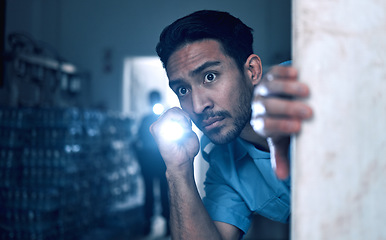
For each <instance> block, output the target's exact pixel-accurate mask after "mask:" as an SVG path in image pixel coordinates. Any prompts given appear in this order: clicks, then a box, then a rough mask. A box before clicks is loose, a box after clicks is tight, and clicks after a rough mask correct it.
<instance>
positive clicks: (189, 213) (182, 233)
mask: <svg viewBox="0 0 386 240" xmlns="http://www.w3.org/2000/svg"><path fill="white" fill-rule="evenodd" d="M166 177H167V179H168V184H169V195H170V226H171V233H172V238H173V239H179V240H180V239H181V240H185V239H189V240H191V239H200V240H201V239H221V237H220V234H219V232H218V230H217V228H216V226H215V224H214V223H213V221H212V219H211V218H210V216H209V214H208V212H207V211H206V209H205V207H204V205H203V203H202V201H201V198H200V195H199V193H198V191H197V187H196V184H195V181H194V175H193V167H190V168H189V169H187V170H186V171H185V172H182V173H181V172H178V173H176V172H172V170H167V171H166Z"/></svg>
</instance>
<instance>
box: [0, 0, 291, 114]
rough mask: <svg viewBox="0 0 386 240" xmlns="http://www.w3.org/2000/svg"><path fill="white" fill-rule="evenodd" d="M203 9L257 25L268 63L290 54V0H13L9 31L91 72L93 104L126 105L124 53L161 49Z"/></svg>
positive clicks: (9, 6) (258, 44)
mask: <svg viewBox="0 0 386 240" xmlns="http://www.w3.org/2000/svg"><path fill="white" fill-rule="evenodd" d="M199 9H216V10H222V11H229V12H231V13H232V14H234V15H235V16H237V17H239V18H241V19H242V20H243V21H245V23H246V24H248V25H250V26H251V27H252V28H254V29H255V44H254V48H255V51H256V53H257V54H259V55H260V56H261V58H262V60H263V63H264V65H265V66H269V65H272V64H275V63H278V62H280V61H283V60H287V59H288V58H289V57H290V53H291V50H290V48H291V42H290V41H291V40H290V39H291V37H290V36H291V33H290V32H291V31H290V0H243V1H233V0H195V1H180V0H162V1H158V0H136V1H131V0H130V1H128V0H8V1H7V19H6V33H10V32H15V31H16V32H24V33H28V34H29V35H31V37H33V38H34V39H35V40H39V41H44V42H47V43H48V44H49V45H51V46H52V47H54V48H56V49H57V51H58V53H59V54H60V55H61V56H63V57H64V58H66V59H67V60H69V61H70V62H73V63H75V64H76V65H77V66H78V67H79V68H80V69H81V70H84V71H89V72H90V74H91V84H90V85H89V86H88V87H89V88H90V91H89V92H90V96H89V97H88V99H89V103H90V105H92V106H96V105H102V106H105V107H107V108H108V109H113V110H121V109H122V93H121V89H122V78H123V63H124V58H125V57H133V56H153V55H156V53H155V45H156V44H157V41H158V37H159V34H160V33H161V31H162V29H163V28H164V27H165V26H166V25H167V24H170V23H171V22H172V21H174V20H176V19H177V18H179V17H182V16H184V15H186V14H188V13H191V12H193V11H195V10H199ZM106 66H107V68H106ZM109 66H110V70H108V67H109ZM106 69H107V70H106Z"/></svg>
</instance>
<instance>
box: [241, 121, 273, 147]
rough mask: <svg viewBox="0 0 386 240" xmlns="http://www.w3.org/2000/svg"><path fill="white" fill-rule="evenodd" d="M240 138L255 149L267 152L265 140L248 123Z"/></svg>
mask: <svg viewBox="0 0 386 240" xmlns="http://www.w3.org/2000/svg"><path fill="white" fill-rule="evenodd" d="M240 138H242V139H244V140H245V141H247V142H250V143H251V144H253V145H254V146H255V147H256V148H258V149H261V150H263V151H267V152H269V146H268V143H267V139H266V138H264V137H262V136H260V135H259V134H257V133H256V132H255V131H254V130H253V128H252V126H251V125H250V124H249V123H248V124H247V125H246V126H245V128H244V129H243V131H242V132H241V134H240Z"/></svg>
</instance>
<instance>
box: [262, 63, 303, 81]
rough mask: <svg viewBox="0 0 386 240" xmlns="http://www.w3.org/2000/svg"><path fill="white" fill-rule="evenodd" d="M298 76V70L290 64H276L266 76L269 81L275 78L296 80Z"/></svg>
mask: <svg viewBox="0 0 386 240" xmlns="http://www.w3.org/2000/svg"><path fill="white" fill-rule="evenodd" d="M297 77H298V71H297V70H296V68H294V67H288V66H280V65H277V66H274V67H272V68H271V69H270V70H269V71H268V73H267V74H266V75H265V76H264V78H265V79H267V80H268V81H270V80H273V79H291V80H296V79H297Z"/></svg>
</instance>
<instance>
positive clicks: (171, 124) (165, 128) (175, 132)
mask: <svg viewBox="0 0 386 240" xmlns="http://www.w3.org/2000/svg"><path fill="white" fill-rule="evenodd" d="M160 133H161V136H162V138H163V139H165V140H167V141H178V140H180V139H181V138H182V137H183V136H184V134H185V129H184V128H183V127H182V126H181V124H180V123H179V122H177V121H173V120H171V121H166V122H164V123H163V124H162V126H161V132H160Z"/></svg>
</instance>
